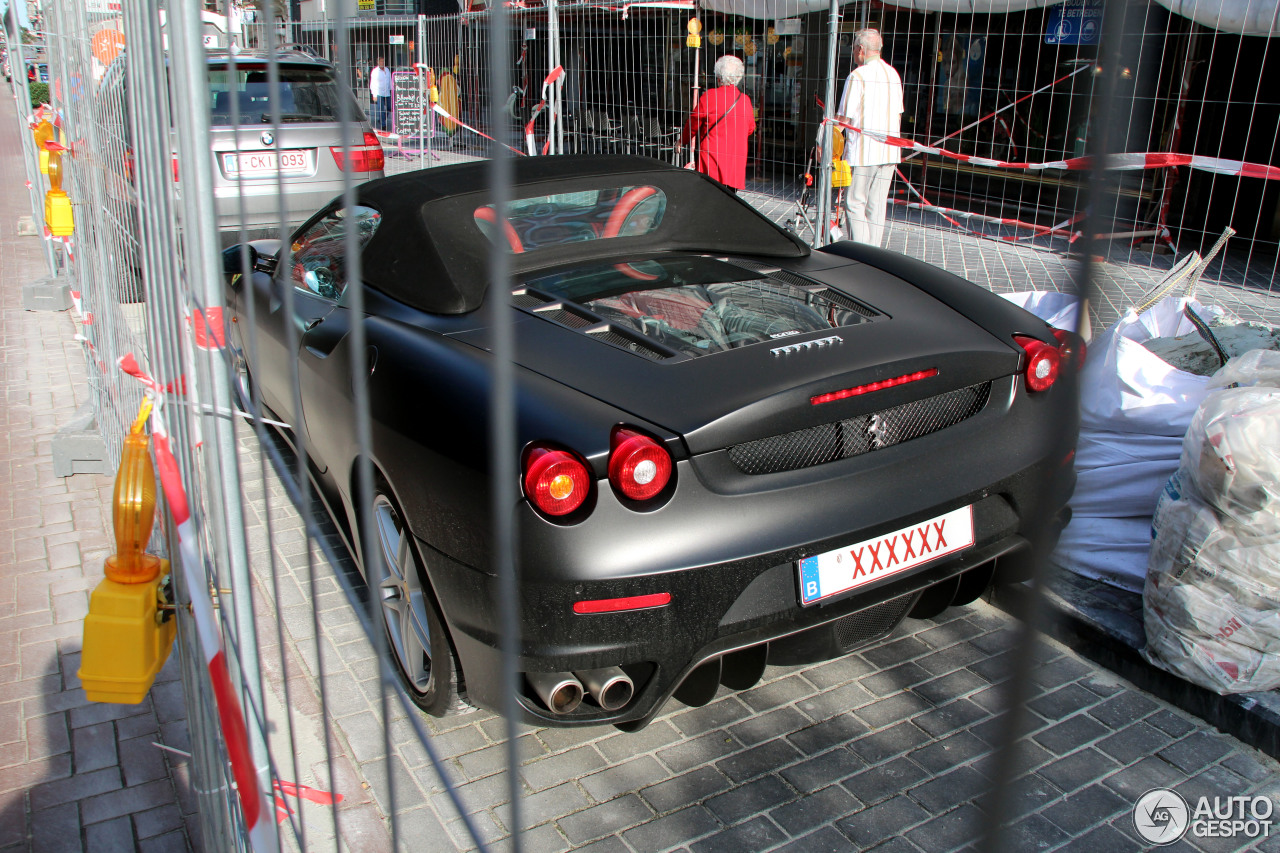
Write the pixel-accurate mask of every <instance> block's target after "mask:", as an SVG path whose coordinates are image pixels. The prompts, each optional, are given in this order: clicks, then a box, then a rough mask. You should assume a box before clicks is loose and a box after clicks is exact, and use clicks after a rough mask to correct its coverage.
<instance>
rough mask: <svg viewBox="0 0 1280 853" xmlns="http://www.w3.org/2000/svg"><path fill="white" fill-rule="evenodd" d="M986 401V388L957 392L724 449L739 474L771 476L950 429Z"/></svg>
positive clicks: (987, 385) (972, 387)
mask: <svg viewBox="0 0 1280 853" xmlns="http://www.w3.org/2000/svg"><path fill="white" fill-rule="evenodd" d="M990 396H991V383H990V382H983V383H979V384H978V385H970V386H969V387H968V388H957V389H956V390H955V391H948V392H946V393H945V394H938V395H937V396H934V397H929V398H927V399H924V400H916V401H913V402H911V403H903V404H902V405H900V406H894V407H893V408H890V409H883V410H881V411H879V412H872V413H871V414H867V415H859V416H858V417H856V418H846V419H845V420H842V421H836V422H835V423H830V424H820V425H818V426H813V427H806V428H805V429H799V430H796V431H794V432H788V433H783V434H782V435H773V436H769V437H768V438H760V439H756V440H755V441H748V442H745V443H743V444H736V445H734V446H733V447H730V448H729V459H730V461H732V462H733V464H734V465H735V466H737V468H738V470H739V471H741V472H742V473H744V474H776V473H778V472H780V471H795V470H798V469H800V468H809V467H811V466H813V465H822V464H824V463H827V462H835V461H836V460H837V459H848V458H850V457H852V456H859V455H861V454H863V453H869V452H871V451H873V450H880V449H883V448H885V447H892V446H893V445H895V444H901V443H902V442H904V441H910V440H911V439H913V438H919V437H920V436H922V435H928V434H930V433H933V432H937V431H938V430H942V429H946V428H947V427H949V426H955V425H956V424H958V423H960V422H961V421H963V420H966V419H968V418H971V417H973V416H974V415H976V414H977V413H978V412H980V411H982V408H983V406H985V405H986V404H987V400H988V399H989V398H990Z"/></svg>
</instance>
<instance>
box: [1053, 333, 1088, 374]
mask: <svg viewBox="0 0 1280 853" xmlns="http://www.w3.org/2000/svg"><path fill="white" fill-rule="evenodd" d="M1053 336H1054V337H1055V338H1057V339H1058V353H1059V355H1061V356H1062V366H1063V367H1071V368H1074V369H1076V370H1083V369H1084V357H1085V355H1086V354H1087V348H1086V347H1085V343H1084V338H1082V337H1080V336H1079V335H1077V334H1076V333H1075V332H1068V331H1066V330H1064V329H1054V330H1053Z"/></svg>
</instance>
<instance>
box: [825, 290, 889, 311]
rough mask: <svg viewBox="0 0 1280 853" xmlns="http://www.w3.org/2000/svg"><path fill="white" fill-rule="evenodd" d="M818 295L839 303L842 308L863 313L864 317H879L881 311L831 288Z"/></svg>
mask: <svg viewBox="0 0 1280 853" xmlns="http://www.w3.org/2000/svg"><path fill="white" fill-rule="evenodd" d="M818 295H819V296H821V297H822V298H823V299H825V300H827V301H828V302H831V303H834V304H836V305H839V306H840V307H841V308H847V309H849V310H850V311H853V312H854V313H857V314H861V315H862V316H863V317H879V316H880V312H879V311H876V310H875V309H874V308H871V307H869V306H867V305H863V304H862V303H861V302H859V301H857V300H856V299H850V298H849V297H848V296H845V295H844V294H843V293H839V292H837V291H835V290H832V289H830V288H827V289H826V290H823V291H820V292H819V293H818Z"/></svg>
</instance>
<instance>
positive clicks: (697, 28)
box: [684, 18, 702, 47]
mask: <svg viewBox="0 0 1280 853" xmlns="http://www.w3.org/2000/svg"><path fill="white" fill-rule="evenodd" d="M701 32H702V21H699V20H698V19H697V18H690V19H689V37H688V38H686V39H685V40H684V44H685V47H702V36H701V35H700V33H701Z"/></svg>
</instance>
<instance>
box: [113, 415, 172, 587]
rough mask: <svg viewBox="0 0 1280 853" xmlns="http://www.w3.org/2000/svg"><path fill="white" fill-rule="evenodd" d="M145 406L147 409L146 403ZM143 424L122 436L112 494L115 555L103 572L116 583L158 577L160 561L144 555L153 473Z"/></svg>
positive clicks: (153, 493) (151, 516)
mask: <svg viewBox="0 0 1280 853" xmlns="http://www.w3.org/2000/svg"><path fill="white" fill-rule="evenodd" d="M144 407H145V408H147V409H150V406H149V405H147V404H144ZM148 413H149V412H148ZM144 423H145V419H144V418H142V417H140V418H139V419H138V420H137V421H135V422H134V424H133V428H132V429H130V430H129V434H128V435H127V436H125V439H124V451H123V453H122V454H121V459H120V470H119V471H118V472H117V473H116V488H115V492H114V494H113V495H112V506H111V520H112V524H113V526H114V527H115V533H116V553H115V554H113V555H111V556H110V557H107V565H106V572H107V577H108V578H110V579H111V580H113V581H117V582H118V583H145V582H146V581H149V580H152V579H153V578H155V577H156V576H157V575H159V574H160V558H159V557H157V556H155V555H153V554H148V553H146V547H147V542H149V541H150V540H151V528H152V526H153V525H154V524H155V520H156V472H155V469H154V468H153V467H152V466H151V439H149V438H148V437H147V434H146V433H145V432H144V431H143V424H144Z"/></svg>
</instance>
